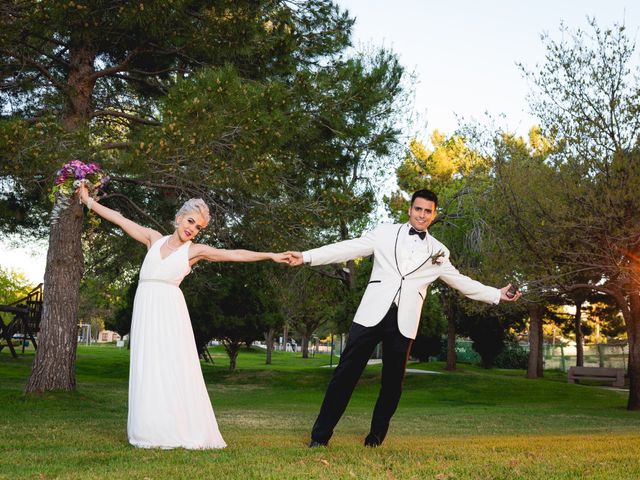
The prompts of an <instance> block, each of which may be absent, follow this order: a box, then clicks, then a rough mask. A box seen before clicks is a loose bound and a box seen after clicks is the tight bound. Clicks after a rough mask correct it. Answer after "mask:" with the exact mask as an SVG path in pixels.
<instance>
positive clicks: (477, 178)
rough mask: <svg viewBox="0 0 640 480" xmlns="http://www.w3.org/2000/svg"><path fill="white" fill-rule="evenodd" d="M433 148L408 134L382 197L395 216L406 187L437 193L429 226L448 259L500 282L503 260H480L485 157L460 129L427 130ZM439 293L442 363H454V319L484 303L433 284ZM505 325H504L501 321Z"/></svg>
mask: <svg viewBox="0 0 640 480" xmlns="http://www.w3.org/2000/svg"><path fill="white" fill-rule="evenodd" d="M431 144H432V145H433V149H430V148H427V147H426V146H425V145H424V144H423V143H422V142H420V141H418V140H415V139H414V140H413V141H412V142H411V143H410V145H409V153H408V154H407V157H406V158H405V161H404V162H403V163H402V164H401V165H400V167H399V168H398V170H397V177H398V186H399V189H400V190H399V191H398V192H396V193H395V194H393V195H392V196H391V197H390V198H388V199H387V204H388V206H389V209H390V211H391V213H392V214H393V215H394V217H395V218H397V219H399V220H400V221H404V220H406V219H407V213H406V212H407V210H408V207H409V202H408V200H407V197H408V196H409V195H411V193H412V192H414V191H416V190H419V189H422V188H429V189H431V190H433V191H434V192H436V194H437V195H438V209H439V216H438V217H437V218H436V220H435V222H434V224H433V226H432V227H431V228H430V232H431V233H432V234H434V235H435V236H436V237H437V238H438V239H439V240H441V241H443V242H444V243H445V244H446V245H447V246H448V247H449V248H450V250H451V255H452V261H453V262H454V264H455V265H456V266H457V267H458V268H460V269H461V270H462V271H463V272H465V273H466V274H468V275H471V276H474V277H477V278H479V279H480V280H484V281H487V282H492V283H493V282H502V281H503V280H504V276H505V272H509V270H508V269H507V268H506V266H505V265H504V264H503V263H502V262H500V263H497V264H496V263H492V262H489V261H487V260H486V258H485V255H486V250H487V244H488V243H490V242H488V241H487V240H486V239H485V236H486V235H487V228H486V219H485V216H486V212H485V211H484V208H482V207H484V203H483V202H482V201H481V198H482V197H483V196H485V195H486V192H487V190H488V189H489V185H490V182H491V179H490V177H489V173H490V171H491V170H490V167H491V166H492V160H491V158H490V157H489V156H488V155H486V154H483V153H482V152H481V150H479V149H477V148H473V147H472V146H471V145H470V144H469V142H468V141H467V139H466V138H465V137H464V136H462V135H460V134H456V135H451V136H446V135H443V134H442V133H440V132H439V131H437V130H436V131H434V132H433V134H432V136H431ZM434 288H435V289H436V291H437V292H439V295H440V301H441V304H442V311H443V313H444V315H445V317H446V318H447V323H448V326H447V337H448V341H447V368H448V369H450V370H453V369H455V364H456V354H455V338H456V323H457V321H458V320H459V319H462V318H464V315H463V313H464V310H465V309H466V310H468V311H469V314H471V313H473V312H478V311H483V309H484V308H486V307H481V306H478V305H473V304H472V303H471V302H466V301H464V300H462V298H461V297H460V295H458V294H457V293H455V292H453V291H451V289H450V288H448V287H447V286H446V285H440V284H439V283H436V284H434ZM505 328H506V326H505Z"/></svg>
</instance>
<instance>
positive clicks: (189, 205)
mask: <svg viewBox="0 0 640 480" xmlns="http://www.w3.org/2000/svg"><path fill="white" fill-rule="evenodd" d="M189 212H196V213H199V214H200V215H202V218H203V219H204V221H205V222H206V223H209V220H211V216H210V215H209V207H208V206H207V204H206V203H204V200H202V199H201V198H190V199H189V200H187V201H186V202H184V204H183V205H182V207H180V210H178V212H177V213H176V218H175V221H174V222H173V223H174V226H178V218H179V217H181V216H183V215H186V214H187V213H189Z"/></svg>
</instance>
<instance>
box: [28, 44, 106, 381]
mask: <svg viewBox="0 0 640 480" xmlns="http://www.w3.org/2000/svg"><path fill="white" fill-rule="evenodd" d="M94 61H95V53H94V52H92V51H90V50H88V49H86V48H79V49H71V50H70V51H69V74H68V77H67V86H68V90H67V91H66V92H64V93H65V94H66V99H67V102H66V107H65V111H64V115H63V123H64V125H65V128H66V129H67V130H68V131H74V130H77V129H79V128H82V127H83V126H84V125H86V124H87V122H88V121H89V120H90V118H91V113H92V108H93V107H92V104H91V98H92V95H93V88H94V85H95V81H94V80H93V79H92V75H93V73H94V71H95V70H94ZM74 199H75V197H74ZM82 216H83V213H82V207H81V206H80V205H79V203H78V202H77V199H75V201H74V200H72V201H71V205H70V206H69V208H68V209H66V210H65V211H64V212H63V213H61V214H60V216H59V218H58V221H57V222H56V223H55V225H51V232H50V234H49V249H48V251H47V266H46V268H45V274H44V298H43V304H42V321H41V325H40V334H39V335H38V343H39V345H38V350H37V353H36V357H35V360H34V362H33V368H32V370H31V375H30V377H29V380H28V382H27V386H26V388H25V391H26V392H44V391H48V390H66V391H70V390H73V389H74V388H75V385H76V372H75V363H76V348H77V343H78V331H77V330H78V321H77V315H78V295H79V290H80V279H81V277H82V273H83V271H84V261H83V255H82V246H81V242H80V237H81V234H82Z"/></svg>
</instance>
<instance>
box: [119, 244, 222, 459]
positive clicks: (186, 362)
mask: <svg viewBox="0 0 640 480" xmlns="http://www.w3.org/2000/svg"><path fill="white" fill-rule="evenodd" d="M168 238H169V237H163V238H162V239H160V240H158V241H156V242H155V243H154V244H153V245H152V246H151V248H150V249H149V251H148V252H147V255H146V257H145V259H144V262H143V263H142V268H141V269H140V281H139V284H138V290H137V291H136V297H135V300H134V303H133V318H132V324H131V365H130V368H129V417H128V422H127V432H128V435H129V443H131V444H132V445H135V446H136V447H143V448H177V447H182V448H189V449H204V448H224V447H225V446H226V443H225V442H224V440H223V439H222V435H220V431H219V430H218V424H217V422H216V417H215V414H214V413H213V408H212V407H211V401H210V400H209V395H208V393H207V388H206V386H205V383H204V378H203V377H202V369H201V368H200V360H199V358H198V353H197V350H196V344H195V340H194V337H193V328H192V327H191V321H190V319H189V311H188V310H187V305H186V303H185V301H184V296H183V295H182V291H181V290H180V288H179V287H178V285H180V282H181V281H182V279H183V278H184V277H185V276H186V275H187V274H188V273H189V272H190V271H191V269H190V267H189V245H190V243H191V242H187V243H186V244H184V245H182V246H181V247H180V248H178V249H177V250H176V251H175V252H173V253H171V254H170V255H168V256H167V257H166V258H164V259H163V258H162V257H161V255H160V247H161V246H162V245H163V244H164V243H165V242H166V241H167V239H168Z"/></svg>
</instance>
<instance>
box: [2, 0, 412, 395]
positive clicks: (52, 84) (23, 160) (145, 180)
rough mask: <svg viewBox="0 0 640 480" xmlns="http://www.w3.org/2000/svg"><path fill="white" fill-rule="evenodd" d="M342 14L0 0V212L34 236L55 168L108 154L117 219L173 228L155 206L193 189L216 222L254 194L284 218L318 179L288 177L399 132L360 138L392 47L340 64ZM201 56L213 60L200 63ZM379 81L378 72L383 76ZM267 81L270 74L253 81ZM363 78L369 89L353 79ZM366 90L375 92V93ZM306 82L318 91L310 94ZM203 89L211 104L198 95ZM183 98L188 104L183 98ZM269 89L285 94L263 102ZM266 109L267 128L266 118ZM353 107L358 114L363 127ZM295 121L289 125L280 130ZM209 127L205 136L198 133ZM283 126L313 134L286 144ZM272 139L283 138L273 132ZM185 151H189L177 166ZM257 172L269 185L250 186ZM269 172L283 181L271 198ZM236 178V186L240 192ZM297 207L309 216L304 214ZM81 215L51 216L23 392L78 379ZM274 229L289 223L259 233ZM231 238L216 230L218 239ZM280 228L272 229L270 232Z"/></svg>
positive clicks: (387, 89) (281, 4) (373, 118)
mask: <svg viewBox="0 0 640 480" xmlns="http://www.w3.org/2000/svg"><path fill="white" fill-rule="evenodd" d="M352 22H353V21H352V20H351V19H350V18H349V17H348V16H347V15H346V14H344V13H343V12H341V11H340V10H339V9H338V8H337V7H336V6H334V5H333V4H332V3H331V2H330V1H328V0H310V1H307V2H302V3H296V4H291V3H288V2H285V1H278V0H262V1H234V2H230V1H225V0H218V1H210V2H192V1H187V0H182V1H181V0H178V1H174V2H171V3H169V4H167V3H166V2H165V3H162V2H156V3H151V4H141V3H139V4H131V3H130V2H122V1H118V2H111V1H109V2H105V1H100V0H94V1H80V2H73V3H67V2H62V1H53V2H44V3H43V2H35V1H34V2H17V3H16V2H13V3H4V4H3V5H2V15H0V32H1V33H0V65H1V67H0V75H1V76H2V85H3V89H2V92H1V93H0V98H1V100H2V103H3V105H2V107H3V108H2V112H3V118H2V119H1V121H0V157H1V158H2V170H0V177H1V178H2V185H3V190H2V192H1V193H2V198H1V199H2V201H1V202H0V205H1V207H0V212H2V217H1V218H2V222H3V224H4V225H6V226H8V227H10V228H14V229H17V228H20V229H21V230H22V231H23V232H27V231H28V232H31V233H34V232H35V233H39V234H43V233H44V232H46V225H47V221H46V213H47V210H48V207H47V205H46V202H45V201H44V200H43V199H44V196H45V193H46V190H47V185H48V184H49V183H50V182H51V175H52V172H53V171H55V169H56V168H57V167H59V165H60V164H61V163H63V161H64V160H67V159H69V158H72V157H80V158H92V159H94V160H100V161H102V162H103V163H104V164H105V165H107V166H108V167H109V170H110V171H112V172H113V173H114V182H113V184H112V185H113V186H112V191H111V192H110V194H109V195H110V197H111V198H112V199H113V200H114V201H119V202H121V205H120V206H122V207H126V208H125V209H124V210H125V213H127V216H129V217H133V218H134V219H135V220H137V221H144V223H152V224H154V225H155V227H156V228H158V229H159V230H160V231H167V230H169V228H170V227H168V225H167V224H160V223H158V222H157V221H155V220H154V218H155V217H157V218H170V217H171V215H166V213H167V212H168V211H169V212H171V211H173V209H174V208H175V205H176V204H177V203H179V201H180V200H181V199H182V197H184V196H193V195H200V196H203V197H205V199H206V200H208V202H209V203H210V204H211V205H212V206H213V207H214V219H215V220H214V226H229V225H231V226H240V225H241V224H242V223H245V226H246V224H247V223H248V222H242V219H243V218H249V217H250V215H251V207H252V206H254V207H255V206H263V207H264V208H262V209H261V211H260V212H259V213H260V214H264V213H265V212H266V213H267V214H268V213H272V212H279V213H281V214H282V218H287V217H286V215H287V214H288V215H290V217H289V220H290V221H293V220H295V215H296V214H297V212H298V208H299V206H300V205H307V203H306V202H303V200H308V199H309V195H307V193H306V192H311V193H312V194H313V195H311V198H312V199H313V198H314V195H315V196H316V198H320V193H321V191H322V189H324V188H326V187H327V183H326V181H325V180H323V179H320V180H317V181H315V180H313V175H312V176H311V179H306V178H304V177H302V176H301V175H298V176H296V177H294V178H295V180H294V181H286V178H287V177H286V174H287V173H290V172H291V171H298V172H299V171H302V172H305V174H309V173H310V172H316V171H320V172H323V171H325V170H329V171H331V172H333V173H331V174H330V175H328V176H327V175H326V176H325V177H324V178H325V179H327V178H332V177H335V176H336V175H337V174H339V175H341V176H343V172H344V168H342V166H344V165H346V164H347V162H346V160H348V159H349V158H351V157H352V155H350V154H349V152H352V153H356V154H357V160H358V161H360V159H361V158H363V157H366V156H367V155H368V154H369V152H370V151H376V152H377V151H381V149H382V150H383V149H384V145H385V144H387V143H388V142H389V141H390V140H393V136H394V135H395V132H394V131H392V130H391V131H390V130H388V129H386V128H385V129H382V134H381V135H375V136H373V137H369V138H368V140H367V137H366V135H365V133H366V132H367V128H368V127H369V125H371V124H374V125H381V124H382V123H383V122H381V121H380V118H384V117H385V115H388V113H385V110H384V109H385V108H386V107H387V106H388V105H389V104H390V103H393V96H394V95H396V94H397V91H398V89H397V87H394V82H396V83H397V77H398V76H399V75H401V69H400V68H399V67H398V66H397V61H395V60H394V59H393V58H390V57H389V56H388V55H387V56H383V57H382V58H378V61H377V62H374V63H375V64H376V65H378V66H380V67H381V68H379V69H378V68H375V67H374V66H373V65H367V64H366V62H363V61H357V60H355V61H353V62H352V61H343V60H342V59H341V58H340V57H341V52H342V51H343V49H344V48H345V47H346V46H347V45H348V43H349V34H350V28H351V25H352ZM389 67H391V68H389ZM203 68H208V69H210V70H209V71H208V73H207V72H204V71H203V72H200V71H201V70H202V69H203ZM385 72H391V73H392V75H387V73H385ZM369 73H372V74H371V75H370V74H369ZM374 73H375V75H374ZM378 73H379V74H378ZM394 75H395V77H394ZM240 79H241V80H242V81H240ZM359 79H360V80H362V82H357V81H356V80H359ZM386 79H388V80H389V81H390V83H387V84H385V83H384V81H385V80H386ZM209 82H210V83H209ZM223 82H225V83H223ZM270 82H273V84H272V86H268V87H264V88H263V87H261V86H260V85H261V84H269V83H270ZM363 82H364V83H363ZM366 82H370V87H371V88H369V89H364V90H363V91H362V92H360V91H359V90H357V89H358V88H359V87H363V86H366V85H365V84H366ZM174 86H175V88H173V87H174ZM343 86H344V87H346V88H342V89H341V87H343ZM327 87H332V88H327ZM392 87H393V88H392ZM229 90H230V91H231V92H232V93H233V96H231V97H229V96H228V92H229ZM375 91H377V92H382V93H384V95H382V96H380V95H379V96H378V97H377V99H375V98H373V97H372V96H371V93H372V92H375ZM169 92H171V93H169ZM314 92H315V93H316V94H317V95H320V96H321V97H322V98H314V97H313V96H312V94H313V93H314ZM323 92H327V93H324V94H323ZM332 93H339V94H336V95H334V96H332ZM367 95H368V96H367ZM243 96H246V97H247V98H246V99H243ZM208 98H215V100H216V103H214V104H213V105H206V108H205V106H204V105H198V102H200V101H203V103H204V100H206V99H208ZM259 98H263V100H262V101H259V100H258V99H259ZM332 98H335V101H334V102H333V103H332V102H331V101H330V100H331V99H332ZM389 98H391V100H389ZM289 99H291V102H289V101H288V100H289ZM184 100H188V101H190V102H191V106H192V108H191V109H187V108H186V107H185V101H184ZM274 100H277V101H282V102H284V103H272V102H270V101H274ZM322 102H324V103H322ZM236 106H237V107H239V108H235V107H236ZM246 106H248V107H250V108H249V110H248V113H247V112H246V111H245V110H243V108H244V107H246ZM174 107H175V111H174V110H173V108H174ZM177 107H180V108H179V109H178V108H177ZM331 108H333V110H332V109H331ZM256 110H258V113H260V115H256ZM265 110H266V111H267V114H265ZM300 110H302V111H304V112H306V113H307V114H306V116H304V117H303V118H300V117H298V113H297V112H299V111H300ZM210 112H216V115H215V116H214V115H208V113H210ZM269 112H270V114H271V117H270V115H269ZM376 113H379V114H380V115H376ZM268 118H272V120H273V122H274V126H276V127H279V128H274V129H272V130H270V131H269V130H265V129H268V125H267V119H268ZM362 119H366V120H368V121H367V122H363V126H362V127H359V126H358V125H359V123H360V121H361V120H362ZM176 120H179V121H176ZM226 120H230V121H229V122H228V123H226V124H225V123H224V122H225V121H226ZM305 120H306V121H305ZM218 121H219V122H218ZM254 121H255V125H254ZM309 121H310V123H309ZM216 122H218V123H216ZM340 122H342V123H340ZM201 124H203V126H202V128H201V129H199V128H200V126H201ZM216 125H218V128H214V127H215V126H216ZM221 125H222V126H223V127H224V126H226V127H227V128H223V129H221V128H220V126H221ZM294 125H298V128H294V129H289V128H288V127H290V126H294ZM254 126H255V127H256V128H254ZM342 126H344V127H349V128H348V129H345V130H346V133H344V132H342V131H340V130H338V128H340V127H342ZM359 128H363V129H364V130H359ZM208 131H211V132H213V134H212V135H210V136H209V137H206V136H205V138H204V139H201V135H202V134H206V132H208ZM289 131H292V132H298V133H300V132H303V133H304V132H308V133H309V135H302V136H301V138H300V140H299V141H295V136H293V135H288V132H289ZM388 132H390V133H388ZM343 133H344V134H343ZM279 135H283V136H284V137H286V138H285V139H284V140H281V141H280V140H278V136H279ZM267 139H268V140H270V141H267ZM316 139H322V140H323V142H319V143H317V142H315V141H314V140H316ZM358 140H361V141H358ZM376 142H378V144H379V145H380V147H378V146H376ZM272 143H273V144H274V146H272ZM308 147H311V148H308ZM347 147H352V148H351V149H349V148H347ZM234 149H237V152H238V153H236V152H234V151H233V150H234ZM323 149H324V150H323ZM182 151H187V152H188V154H189V160H190V161H189V162H188V163H187V162H185V161H184V159H185V157H184V156H182V155H181V152H182ZM61 152H63V153H61ZM156 155H157V156H156ZM300 159H307V160H308V162H307V163H304V162H301V161H300ZM209 162H211V164H209ZM236 163H237V165H236ZM283 166H284V167H283ZM188 167H191V168H188ZM332 168H333V170H332ZM211 173H215V174H219V175H213V176H212V175H211ZM265 176H266V178H267V179H271V180H272V181H271V185H270V186H268V187H267V188H265V189H261V188H260V187H259V185H260V184H261V183H263V182H265ZM276 178H277V179H278V181H277V183H278V185H279V186H281V187H285V188H284V192H283V191H282V189H281V190H280V191H278V193H279V195H277V196H274V197H270V196H269V195H273V183H276V180H274V179H276ZM300 181H302V182H303V184H305V183H306V187H314V188H298V189H292V190H291V191H288V192H287V189H286V187H287V186H289V184H290V183H294V184H295V183H296V182H300ZM313 182H316V183H315V184H314V183H313ZM266 183H269V182H266ZM238 185H240V186H242V187H243V189H242V190H238V194H237V195H236V194H235V193H234V192H235V189H236V188H237V187H238ZM297 185H299V183H298V184H297ZM269 187H270V188H269ZM132 189H135V190H136V191H135V192H133V193H131V190H132ZM255 189H257V190H258V191H257V192H252V190H255ZM296 190H297V193H296ZM354 191H355V190H354ZM347 193H348V192H347ZM248 198H249V199H250V200H251V201H247V199H248ZM357 203H358V202H356V204H357ZM240 205H242V206H243V208H240V207H239V206H240ZM116 206H117V205H116ZM287 206H291V207H289V208H287ZM348 210H349V209H347V208H344V211H348ZM143 211H151V212H152V215H151V216H145V215H143V214H142V213H141V212H143ZM334 211H335V210H334ZM315 213H316V214H317V210H316V212H315ZM306 215H307V218H311V216H310V215H311V213H310V211H309V210H307V212H306ZM81 223H82V212H81V210H80V207H79V206H78V205H77V204H75V203H72V206H71V208H70V209H69V210H68V211H66V212H65V214H64V215H62V216H61V218H60V220H59V222H57V223H56V225H53V226H52V228H51V234H50V247H49V255H48V262H47V272H46V274H45V283H46V284H47V289H46V292H47V293H46V297H45V309H44V312H45V314H44V318H43V329H42V332H41V336H42V337H43V339H44V342H41V348H39V349H38V354H37V357H36V361H35V364H34V369H33V372H32V375H31V378H30V380H29V383H28V385H27V390H28V391H43V390H50V389H66V390H69V389H72V388H74V385H75V376H74V358H75V354H74V353H75V346H74V345H75V325H76V323H77V322H76V313H75V312H76V311H77V302H78V285H79V282H80V277H81V275H82V263H83V262H82V249H81V245H80V227H81ZM299 224H300V225H303V226H304V222H299ZM261 225H264V222H263V223H262V224H260V223H259V222H255V226H256V230H258V228H259V227H260V226H261ZM282 231H286V229H278V228H275V229H273V230H272V231H271V232H275V233H277V232H282ZM271 232H270V231H266V233H267V234H269V233H271ZM232 238H233V236H232V235H231V233H229V232H221V235H220V241H221V242H222V243H224V242H225V241H226V240H228V239H232ZM265 238H270V236H269V235H267V236H266V237H265ZM279 238H280V236H279V235H274V239H275V240H274V241H277V239H279ZM227 245H229V246H233V243H227ZM63 305H64V308H62V306H63Z"/></svg>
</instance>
